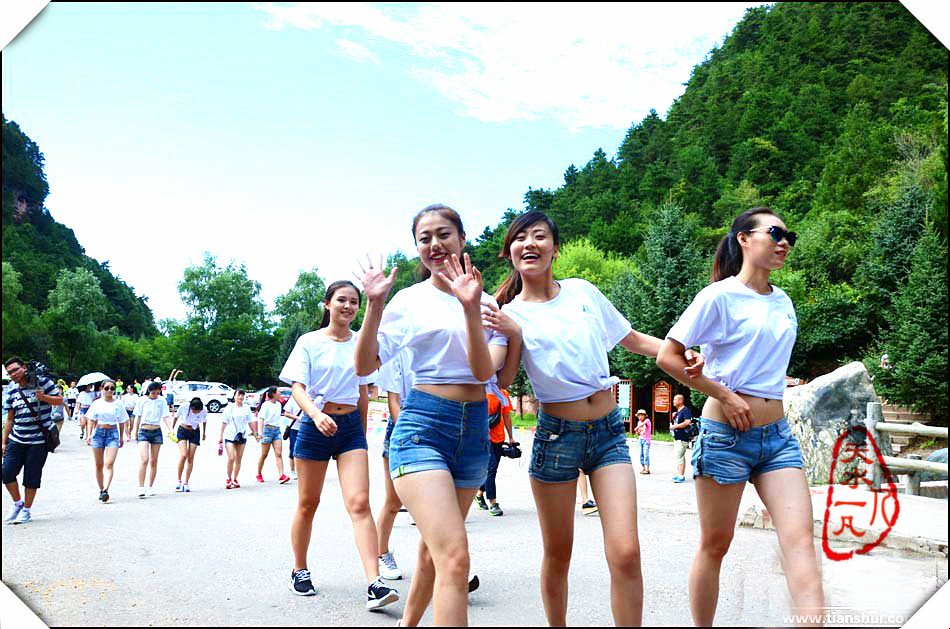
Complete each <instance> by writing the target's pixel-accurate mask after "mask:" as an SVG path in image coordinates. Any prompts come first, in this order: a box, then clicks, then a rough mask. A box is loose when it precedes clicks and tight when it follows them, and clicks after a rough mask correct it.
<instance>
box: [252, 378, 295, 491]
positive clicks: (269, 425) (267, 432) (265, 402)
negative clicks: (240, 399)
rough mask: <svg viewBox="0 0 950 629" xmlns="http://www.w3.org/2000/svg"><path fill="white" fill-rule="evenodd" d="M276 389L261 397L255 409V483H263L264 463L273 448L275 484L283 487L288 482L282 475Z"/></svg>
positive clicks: (287, 477) (281, 443) (285, 476)
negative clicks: (257, 436)
mask: <svg viewBox="0 0 950 629" xmlns="http://www.w3.org/2000/svg"><path fill="white" fill-rule="evenodd" d="M282 411H283V408H282V407H281V405H280V397H279V396H278V394H277V387H270V388H268V389H267V391H265V392H264V395H262V396H261V404H260V406H258V408H257V419H258V420H259V421H260V422H261V456H260V458H259V459H258V460H257V482H258V483H263V482H264V462H265V461H267V455H268V454H269V453H270V450H271V447H272V446H273V448H274V459H275V461H276V463H277V474H278V477H277V482H278V483H280V484H281V485H283V484H284V483H286V482H288V481H289V480H290V477H289V476H287V475H286V474H284V455H283V438H282V437H281V434H280V417H281V415H282V414H283V412H282Z"/></svg>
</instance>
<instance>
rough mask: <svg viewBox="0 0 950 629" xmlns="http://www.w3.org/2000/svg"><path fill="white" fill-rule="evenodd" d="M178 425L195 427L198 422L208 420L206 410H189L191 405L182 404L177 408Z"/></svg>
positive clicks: (201, 422)
mask: <svg viewBox="0 0 950 629" xmlns="http://www.w3.org/2000/svg"><path fill="white" fill-rule="evenodd" d="M178 414H179V417H178V425H179V426H186V427H188V428H197V427H198V424H203V423H205V422H206V421H208V411H206V410H205V409H201V410H200V411H198V412H197V413H196V412H194V411H193V410H191V407H190V406H188V405H187V404H182V405H181V408H180V409H178Z"/></svg>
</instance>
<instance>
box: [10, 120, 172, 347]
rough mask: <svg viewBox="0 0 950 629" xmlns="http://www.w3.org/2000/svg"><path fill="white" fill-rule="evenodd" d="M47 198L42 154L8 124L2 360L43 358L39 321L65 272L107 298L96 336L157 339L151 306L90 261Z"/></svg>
mask: <svg viewBox="0 0 950 629" xmlns="http://www.w3.org/2000/svg"><path fill="white" fill-rule="evenodd" d="M48 193H49V186H48V184H47V181H46V174H45V173H44V172H43V154H42V153H41V152H40V149H39V147H38V146H37V145H36V143H35V142H33V141H32V140H30V138H28V137H27V136H26V135H25V134H24V133H23V132H22V131H21V130H20V128H19V126H17V124H16V123H15V122H12V121H7V119H6V117H3V204H2V205H3V284H4V288H3V353H4V355H7V354H9V353H13V352H21V353H23V354H24V355H31V356H37V357H45V356H43V355H45V353H46V350H47V349H48V345H49V342H50V339H49V338H48V337H49V332H48V329H47V326H44V325H43V322H42V321H41V320H40V318H39V315H40V314H41V313H44V312H48V311H49V309H50V306H51V304H50V296H51V294H52V293H53V291H54V289H55V288H56V286H57V281H58V280H59V279H60V278H61V277H63V273H73V272H75V271H77V270H78V269H83V270H85V271H86V272H87V273H88V274H89V275H91V277H93V278H95V280H96V282H97V283H98V286H99V289H100V290H101V292H102V295H103V297H104V301H103V303H102V306H103V308H102V309H101V312H97V313H96V321H95V323H96V325H97V327H98V328H99V329H102V330H106V329H110V328H113V327H114V328H115V329H116V331H117V332H118V333H119V334H122V335H124V336H128V337H131V338H133V339H138V338H141V337H148V336H154V335H155V334H157V332H158V330H157V329H156V327H155V323H154V320H153V317H152V311H151V310H150V309H149V307H148V303H147V299H146V298H145V297H140V296H137V295H136V294H135V293H134V291H133V290H132V289H131V288H130V287H129V286H128V285H127V284H126V283H125V282H123V281H122V280H120V279H118V278H116V277H115V276H114V275H113V274H112V272H111V271H110V270H109V263H108V262H104V263H100V262H98V261H97V260H94V259H92V258H90V257H89V256H87V255H85V252H84V250H83V248H82V246H81V245H80V244H79V242H78V241H77V240H76V236H75V234H73V230H71V229H69V228H68V227H66V226H65V225H63V224H61V223H58V222H57V221H56V220H55V219H54V218H53V217H52V216H50V214H49V211H48V210H47V209H46V208H45V207H44V205H43V204H44V202H45V200H46V196H47V194H48ZM64 314H65V313H64ZM79 318H81V316H80V317H79Z"/></svg>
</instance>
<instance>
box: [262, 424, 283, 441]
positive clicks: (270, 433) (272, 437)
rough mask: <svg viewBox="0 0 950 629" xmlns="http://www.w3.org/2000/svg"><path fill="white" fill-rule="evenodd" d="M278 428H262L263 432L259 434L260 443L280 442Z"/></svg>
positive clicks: (281, 438)
mask: <svg viewBox="0 0 950 629" xmlns="http://www.w3.org/2000/svg"><path fill="white" fill-rule="evenodd" d="M281 440H283V437H281V435H280V428H279V427H277V426H264V432H262V433H261V443H274V442H275V441H281Z"/></svg>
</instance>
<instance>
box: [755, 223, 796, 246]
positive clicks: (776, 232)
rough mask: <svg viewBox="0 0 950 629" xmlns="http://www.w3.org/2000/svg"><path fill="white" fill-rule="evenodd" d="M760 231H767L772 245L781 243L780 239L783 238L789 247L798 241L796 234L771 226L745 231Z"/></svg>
mask: <svg viewBox="0 0 950 629" xmlns="http://www.w3.org/2000/svg"><path fill="white" fill-rule="evenodd" d="M762 230H768V232H769V236H771V237H772V242H774V243H780V242H782V239H783V238H784V239H785V240H787V241H788V246H789V247H794V246H795V241H796V240H798V234H796V233H795V232H791V231H788V230H786V229H782V228H781V227H778V226H776V225H772V226H771V227H756V228H755V229H747V230H746V231H750V232H760V231H762Z"/></svg>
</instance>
